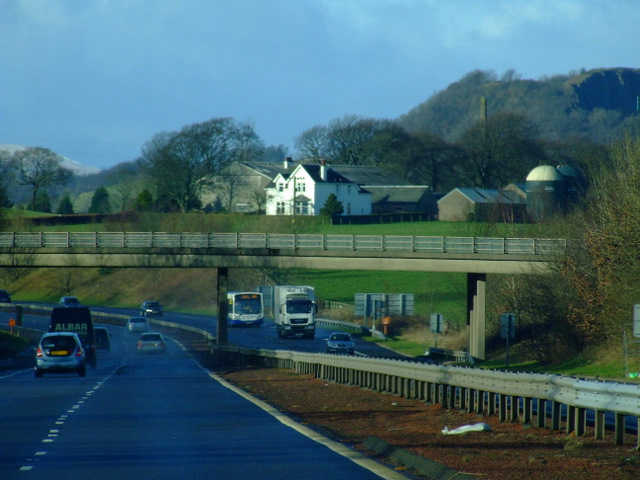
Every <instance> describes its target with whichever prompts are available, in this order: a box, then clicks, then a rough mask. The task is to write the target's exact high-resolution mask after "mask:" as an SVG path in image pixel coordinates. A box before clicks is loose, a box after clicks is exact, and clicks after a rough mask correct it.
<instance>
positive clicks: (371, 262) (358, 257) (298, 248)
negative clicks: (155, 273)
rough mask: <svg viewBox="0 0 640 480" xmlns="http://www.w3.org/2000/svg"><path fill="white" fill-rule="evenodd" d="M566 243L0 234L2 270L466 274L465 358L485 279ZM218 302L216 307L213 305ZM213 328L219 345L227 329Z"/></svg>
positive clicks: (472, 347)
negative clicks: (3, 268)
mask: <svg viewBox="0 0 640 480" xmlns="http://www.w3.org/2000/svg"><path fill="white" fill-rule="evenodd" d="M565 251H566V241H565V240H561V239H536V238H488V237H438V236H406V235H405V236H402V235H323V234H280V233H191V232H178V233H172V232H0V268H1V267H65V268H83V267H126V268H216V269H217V271H218V282H217V283H218V299H219V301H218V307H219V310H218V312H219V316H220V317H222V316H226V311H227V304H226V290H227V274H228V269H229V268H284V269H286V268H298V269H323V270H381V271H384V270H394V271H423V272H457V273H466V275H467V312H468V317H467V321H468V323H469V325H470V341H469V351H470V353H471V354H472V355H473V356H475V357H477V358H484V355H485V333H484V332H485V322H486V319H485V317H486V315H485V293H486V275H487V274H545V273H548V272H549V267H550V262H551V260H552V259H553V258H555V257H556V256H558V255H563V254H564V252H565ZM220 299H222V300H220ZM223 323H224V322H218V329H219V331H218V341H219V342H220V343H226V338H227V337H226V325H224V326H221V324H223Z"/></svg>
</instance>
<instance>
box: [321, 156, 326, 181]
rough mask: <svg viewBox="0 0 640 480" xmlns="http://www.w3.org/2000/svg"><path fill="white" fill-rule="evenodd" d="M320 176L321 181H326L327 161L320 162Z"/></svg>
mask: <svg viewBox="0 0 640 480" xmlns="http://www.w3.org/2000/svg"><path fill="white" fill-rule="evenodd" d="M320 178H321V179H322V181H323V182H326V181H327V163H326V162H325V161H324V160H322V163H321V164H320Z"/></svg>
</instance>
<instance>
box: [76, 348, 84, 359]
mask: <svg viewBox="0 0 640 480" xmlns="http://www.w3.org/2000/svg"><path fill="white" fill-rule="evenodd" d="M82 355H84V353H83V352H82V349H81V348H80V347H78V350H76V357H81V356H82Z"/></svg>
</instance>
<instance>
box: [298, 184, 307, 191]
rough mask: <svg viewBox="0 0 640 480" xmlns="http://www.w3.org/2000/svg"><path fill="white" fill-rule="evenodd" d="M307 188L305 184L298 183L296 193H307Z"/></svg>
mask: <svg viewBox="0 0 640 480" xmlns="http://www.w3.org/2000/svg"><path fill="white" fill-rule="evenodd" d="M306 191H307V187H306V185H305V183H304V182H299V183H296V192H306Z"/></svg>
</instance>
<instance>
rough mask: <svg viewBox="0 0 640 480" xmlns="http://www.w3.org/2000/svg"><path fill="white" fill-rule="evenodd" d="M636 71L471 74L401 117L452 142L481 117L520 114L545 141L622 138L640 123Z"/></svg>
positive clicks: (638, 72)
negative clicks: (484, 107) (483, 106)
mask: <svg viewBox="0 0 640 480" xmlns="http://www.w3.org/2000/svg"><path fill="white" fill-rule="evenodd" d="M639 93H640V69H634V68H611V69H596V70H590V71H583V72H579V73H575V74H569V75H556V76H553V77H549V78H542V79H540V80H527V79H522V78H520V77H519V76H518V75H517V74H516V73H515V72H513V71H508V72H506V73H505V74H503V75H502V76H501V77H499V78H498V77H497V76H496V74H495V73H493V72H489V71H482V70H475V71H473V72H470V73H468V74H467V75H465V76H464V77H463V78H461V79H460V80H459V81H457V82H454V83H452V84H451V85H449V86H448V87H447V88H446V89H444V90H442V91H440V92H437V93H436V94H435V95H433V96H432V97H431V98H429V99H428V100H426V101H425V102H423V103H421V104H420V105H418V106H417V107H415V108H413V109H411V110H410V111H409V112H407V113H406V114H405V115H402V116H401V117H400V118H399V119H398V121H399V122H400V124H401V125H402V126H403V127H404V128H405V129H407V130H408V131H411V132H417V131H428V132H430V133H433V134H435V135H438V136H440V137H441V138H443V139H444V140H447V141H455V140H456V139H457V138H458V137H459V136H460V134H461V133H462V132H464V131H465V130H466V129H468V128H469V127H470V126H471V125H472V124H473V123H474V122H475V121H477V120H478V119H479V118H481V117H480V115H481V105H480V99H481V98H485V99H486V104H487V114H488V115H492V114H496V113H505V112H509V113H518V114H522V115H524V116H526V117H527V118H529V119H530V120H531V121H532V122H533V123H534V124H535V125H536V126H537V127H538V128H539V129H540V134H541V136H542V137H543V138H545V139H548V140H558V139H563V138H564V139H568V138H572V137H580V138H584V139H588V140H591V141H593V142H596V143H608V142H610V141H612V140H614V139H616V138H620V137H621V136H622V135H623V134H624V133H626V132H627V131H629V129H633V128H637V127H638V126H639V125H640V116H639V115H638V95H639Z"/></svg>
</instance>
